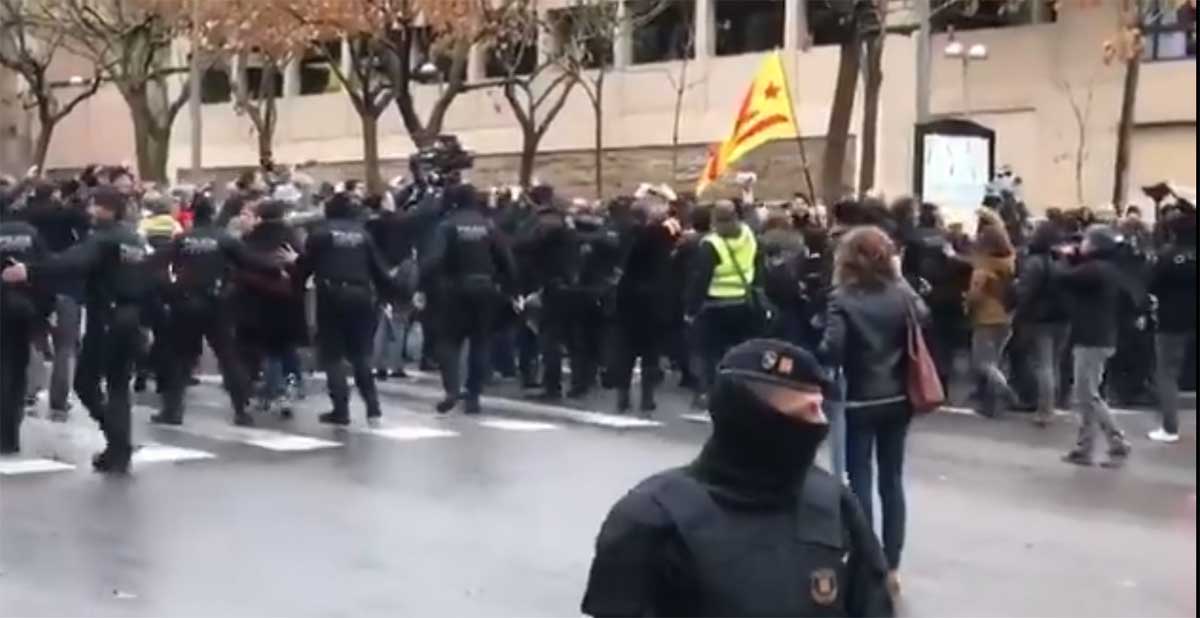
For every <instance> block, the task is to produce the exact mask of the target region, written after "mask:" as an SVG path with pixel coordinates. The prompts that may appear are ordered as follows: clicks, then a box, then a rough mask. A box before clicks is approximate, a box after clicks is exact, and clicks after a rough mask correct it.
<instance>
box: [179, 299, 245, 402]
mask: <svg viewBox="0 0 1200 618" xmlns="http://www.w3.org/2000/svg"><path fill="white" fill-rule="evenodd" d="M233 322H234V320H233V319H232V316H231V315H230V314H229V312H228V311H226V310H225V308H224V306H223V304H222V301H221V299H218V298H185V299H183V300H181V301H179V302H177V303H175V304H174V305H173V306H172V307H171V316H170V321H169V325H168V332H169V333H170V335H169V336H170V339H169V350H170V360H169V361H168V363H167V384H166V391H165V393H164V395H163V415H164V416H166V417H168V418H173V419H182V418H183V411H184V397H185V393H186V391H187V385H188V378H189V377H190V375H191V370H192V367H193V366H194V365H195V364H196V360H197V359H198V358H200V354H201V352H203V344H204V342H205V341H208V345H209V347H211V348H212V350H213V354H215V355H216V357H217V364H218V366H219V367H220V370H221V378H222V380H223V381H224V383H225V390H226V391H227V392H228V393H229V399H230V402H231V404H232V406H233V411H234V413H235V414H239V415H240V414H242V413H244V412H245V410H246V402H247V400H249V398H250V375H249V374H248V373H247V371H246V368H245V367H244V366H243V365H242V361H241V358H240V357H239V355H238V354H237V349H236V347H235V345H234V341H233Z"/></svg>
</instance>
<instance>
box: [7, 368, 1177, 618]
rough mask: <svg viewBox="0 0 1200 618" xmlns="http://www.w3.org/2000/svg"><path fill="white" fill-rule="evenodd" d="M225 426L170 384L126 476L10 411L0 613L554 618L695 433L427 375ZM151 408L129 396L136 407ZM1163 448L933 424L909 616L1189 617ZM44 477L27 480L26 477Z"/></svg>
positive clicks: (70, 438)
mask: <svg viewBox="0 0 1200 618" xmlns="http://www.w3.org/2000/svg"><path fill="white" fill-rule="evenodd" d="M318 387H319V383H318V382H313V383H310V391H313V392H312V394H311V395H310V397H309V399H308V401H306V402H305V403H304V404H303V405H302V406H301V408H300V409H298V410H297V415H296V418H295V419H294V420H291V421H283V420H281V419H278V418H274V417H272V418H265V419H264V420H263V422H262V423H260V427H258V428H257V429H254V430H244V429H236V428H232V427H231V426H230V425H229V423H228V422H227V419H226V418H225V416H226V414H227V412H226V410H225V406H224V400H223V397H222V395H221V393H220V391H219V390H218V389H217V388H216V387H214V386H211V385H205V386H201V387H198V388H196V389H194V391H193V396H192V403H193V405H192V408H191V409H190V411H189V416H188V418H187V425H186V426H185V427H183V428H181V429H164V428H157V427H153V426H150V425H149V424H148V423H147V422H146V419H147V418H148V416H149V414H150V413H151V410H150V409H149V408H148V407H141V408H139V409H138V410H137V411H136V412H135V416H136V417H137V419H136V422H135V435H136V436H137V439H138V442H139V443H140V444H142V445H143V448H142V450H141V451H140V452H139V455H138V463H137V464H136V466H135V471H134V473H133V474H132V475H131V476H130V477H129V478H103V477H100V476H97V475H93V474H92V473H90V472H89V471H88V470H87V466H86V462H87V457H88V455H89V454H90V452H91V450H92V449H93V448H95V447H96V446H98V445H99V437H98V435H97V433H96V430H95V429H94V426H93V424H91V423H90V421H88V420H87V419H85V418H83V415H82V414H79V413H77V414H75V415H74V417H73V418H72V420H71V422H70V423H67V424H65V425H59V424H52V423H49V422H48V421H45V420H41V419H31V420H29V422H27V423H26V424H25V428H24V436H25V446H26V449H25V453H24V455H22V457H21V458H20V459H18V460H13V459H2V460H0V615H5V616H9V615H11V616H82V615H87V616H262V615H271V616H355V617H358V616H397V615H463V616H466V615H478V616H563V615H578V613H579V610H578V607H579V601H580V597H581V595H582V591H583V586H584V584H585V581H586V577H587V569H588V564H589V561H590V559H591V556H592V543H593V541H594V538H595V534H596V531H597V530H598V528H599V525H600V522H601V521H602V520H603V518H604V516H605V514H606V512H607V509H608V507H609V506H610V505H611V504H612V502H613V501H614V500H616V499H617V498H618V497H619V496H621V495H622V494H623V493H624V492H625V491H626V490H627V489H628V488H629V487H630V486H632V485H633V484H634V483H636V482H637V481H638V480H640V479H641V478H643V477H645V476H647V475H649V474H652V473H654V472H656V471H658V470H661V469H663V468H666V467H670V466H674V465H678V464H680V463H683V462H686V461H687V460H689V459H690V458H691V457H693V456H694V455H695V453H696V452H697V450H698V447H699V445H700V444H701V443H702V441H703V439H704V437H705V436H706V435H707V432H708V426H707V424H705V423H704V422H703V418H702V417H695V416H692V417H689V418H683V416H684V415H687V414H688V413H689V412H690V410H688V408H687V405H686V403H687V401H686V397H685V396H684V395H683V394H682V393H671V394H668V395H666V396H664V398H663V400H662V402H661V403H662V405H661V408H660V410H659V412H658V413H657V414H656V415H655V416H654V418H653V422H650V423H639V422H632V423H631V422H628V421H627V420H626V421H622V419H621V418H620V417H614V416H612V415H610V414H606V412H609V411H611V394H604V395H598V396H596V397H594V398H592V399H589V400H586V401H584V402H582V403H581V405H580V406H579V407H580V408H584V409H587V410H589V411H590V412H591V413H581V412H579V411H577V410H567V409H565V408H561V407H553V406H533V405H529V404H526V403H523V402H521V401H519V400H517V397H516V393H515V390H514V389H513V388H512V387H501V388H499V389H497V390H498V392H499V394H500V395H501V398H500V399H497V400H492V401H490V402H488V405H486V406H485V408H486V411H487V412H489V414H487V415H485V416H484V417H482V418H467V417H463V416H461V415H455V416H452V417H450V418H446V419H439V418H436V417H435V416H434V415H433V414H432V413H431V412H430V410H431V404H430V402H431V401H432V399H433V398H435V397H436V396H437V394H438V392H437V389H436V383H435V382H433V381H431V380H429V379H428V378H422V379H416V380H408V381H404V382H397V381H395V380H392V381H390V382H388V383H387V384H385V385H383V387H382V390H383V393H384V400H385V413H386V415H387V422H386V424H385V425H384V426H383V427H381V428H378V429H370V428H367V427H366V426H365V424H364V423H363V421H362V411H361V408H357V407H356V408H355V425H354V426H352V427H351V428H349V429H348V430H337V429H331V428H327V427H322V426H320V425H319V424H317V423H316V422H315V416H316V414H317V413H318V412H323V411H324V410H325V403H326V402H325V401H324V399H323V397H322V396H320V394H319V392H317V391H318V390H319V388H318ZM144 403H147V404H152V398H148V399H144ZM1184 418H1185V428H1184V433H1185V440H1184V442H1183V443H1182V444H1179V445H1175V446H1170V447H1164V446H1159V445H1153V444H1151V443H1150V442H1148V441H1147V440H1145V439H1144V438H1142V437H1141V436H1144V435H1145V432H1146V431H1148V430H1149V429H1151V428H1152V427H1153V425H1154V422H1153V418H1152V417H1151V416H1150V415H1148V414H1144V413H1138V412H1133V411H1130V412H1127V413H1123V414H1121V415H1120V416H1119V419H1120V421H1121V422H1122V423H1123V424H1124V425H1125V426H1126V428H1127V429H1128V430H1129V432H1130V435H1131V436H1132V437H1133V438H1134V442H1135V449H1136V450H1135V453H1134V456H1133V458H1132V460H1131V461H1130V463H1129V464H1128V466H1127V467H1126V468H1125V469H1123V470H1118V471H1110V470H1102V469H1099V468H1094V469H1080V468H1074V467H1071V466H1067V465H1065V464H1062V463H1060V462H1059V461H1058V457H1059V455H1061V453H1062V452H1063V451H1064V450H1065V448H1066V447H1067V446H1068V445H1069V444H1070V442H1071V439H1072V431H1073V423H1072V422H1071V420H1070V419H1069V417H1063V418H1061V419H1060V420H1059V422H1058V423H1056V425H1055V426H1053V427H1051V428H1050V429H1049V430H1044V431H1043V430H1038V429H1035V428H1034V427H1032V426H1030V425H1029V424H1028V423H1027V422H1025V421H1023V420H1022V419H1021V417H1015V416H1014V417H1010V418H1007V419H1004V420H1000V421H986V420H982V419H979V418H976V417H974V416H970V415H965V414H938V415H934V416H932V417H928V418H925V419H922V420H920V421H918V423H917V425H916V428H915V430H914V433H913V435H912V437H911V440H910V446H909V458H908V489H909V538H908V547H907V549H906V552H905V566H904V574H905V594H904V601H903V607H902V611H903V613H904V614H905V615H910V616H965V615H970V616H1194V615H1196V584H1195V582H1196V511H1195V509H1196V443H1195V438H1194V436H1195V414H1194V412H1189V413H1187V414H1185V417H1184ZM43 468H44V469H43Z"/></svg>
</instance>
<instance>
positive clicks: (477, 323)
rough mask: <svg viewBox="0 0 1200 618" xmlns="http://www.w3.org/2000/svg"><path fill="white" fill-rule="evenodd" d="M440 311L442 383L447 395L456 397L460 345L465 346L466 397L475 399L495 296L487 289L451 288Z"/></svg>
mask: <svg viewBox="0 0 1200 618" xmlns="http://www.w3.org/2000/svg"><path fill="white" fill-rule="evenodd" d="M445 309H446V311H445V314H444V315H443V320H444V322H443V324H442V327H441V332H442V338H441V340H439V341H438V347H439V349H440V351H441V353H440V354H439V362H440V363H441V366H442V386H443V388H445V390H446V397H447V398H451V399H453V398H457V397H458V396H459V395H460V394H461V393H462V390H463V382H462V375H461V371H462V369H461V367H462V363H461V362H460V360H461V358H462V347H463V344H464V343H466V344H467V345H468V347H467V381H466V395H467V398H468V399H471V400H478V399H479V396H480V394H481V393H482V392H483V382H484V379H485V378H486V376H487V373H488V362H489V358H488V355H489V350H490V347H491V346H490V343H491V341H490V340H491V337H492V321H493V320H494V318H495V309H496V297H495V294H494V293H492V292H491V291H481V292H454V293H451V295H450V299H449V302H448V303H447V306H446V308H445Z"/></svg>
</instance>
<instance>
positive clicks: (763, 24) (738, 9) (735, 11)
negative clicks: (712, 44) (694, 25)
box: [716, 0, 784, 56]
mask: <svg viewBox="0 0 1200 618" xmlns="http://www.w3.org/2000/svg"><path fill="white" fill-rule="evenodd" d="M783 15H784V8H783V0H717V21H716V26H717V55H718V56H736V55H738V54H749V53H753V52H760V51H766V50H769V49H776V48H779V47H783Z"/></svg>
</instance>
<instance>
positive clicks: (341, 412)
mask: <svg viewBox="0 0 1200 618" xmlns="http://www.w3.org/2000/svg"><path fill="white" fill-rule="evenodd" d="M375 315H376V312H375V300H374V298H373V297H372V295H371V292H370V290H369V289H368V288H366V287H355V286H347V287H342V288H338V289H332V290H320V291H318V293H317V356H318V357H319V360H320V363H321V366H322V367H323V368H324V370H325V377H326V382H327V385H328V387H329V399H330V400H331V401H332V403H333V414H334V416H338V417H341V418H346V417H349V416H350V387H349V386H348V384H347V375H346V364H347V363H349V364H350V368H351V370H352V372H353V374H354V384H355V386H357V387H358V394H359V395H361V396H362V399H363V403H365V404H366V406H367V418H376V417H379V416H382V410H381V409H380V407H379V393H378V391H377V390H376V388H375V375H374V374H373V373H372V372H371V353H372V350H371V344H372V339H373V338H374V336H375Z"/></svg>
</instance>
